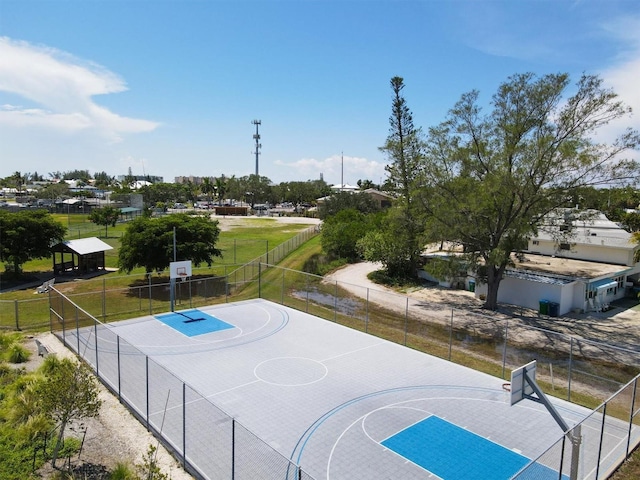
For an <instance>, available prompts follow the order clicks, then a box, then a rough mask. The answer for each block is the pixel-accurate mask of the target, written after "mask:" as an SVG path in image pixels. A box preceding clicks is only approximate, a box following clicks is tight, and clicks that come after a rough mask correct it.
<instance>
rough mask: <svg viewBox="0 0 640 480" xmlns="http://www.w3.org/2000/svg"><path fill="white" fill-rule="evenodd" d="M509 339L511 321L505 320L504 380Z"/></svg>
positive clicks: (503, 348)
mask: <svg viewBox="0 0 640 480" xmlns="http://www.w3.org/2000/svg"><path fill="white" fill-rule="evenodd" d="M508 338H509V320H505V325H504V346H503V347H502V378H504V371H505V368H506V365H507V339H508Z"/></svg>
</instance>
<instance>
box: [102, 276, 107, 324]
mask: <svg viewBox="0 0 640 480" xmlns="http://www.w3.org/2000/svg"><path fill="white" fill-rule="evenodd" d="M102 319H103V320H106V319H107V279H106V278H103V279H102Z"/></svg>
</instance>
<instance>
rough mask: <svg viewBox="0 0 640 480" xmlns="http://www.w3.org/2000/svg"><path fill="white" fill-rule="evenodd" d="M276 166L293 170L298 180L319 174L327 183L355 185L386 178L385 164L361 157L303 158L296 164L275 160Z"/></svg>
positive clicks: (315, 176) (316, 176)
mask: <svg viewBox="0 0 640 480" xmlns="http://www.w3.org/2000/svg"><path fill="white" fill-rule="evenodd" d="M275 164H276V165H278V166H282V167H287V168H289V169H293V170H295V171H296V172H297V176H298V177H299V178H318V176H319V174H320V173H321V174H322V175H323V176H324V178H325V180H326V181H327V182H328V183H341V179H342V175H343V171H344V183H349V184H355V183H356V182H357V181H358V180H372V181H373V182H374V183H378V182H380V179H384V178H385V177H386V172H385V169H384V167H385V164H384V163H380V162H377V161H375V160H367V159H366V158H362V157H350V156H347V155H344V156H342V155H338V154H336V155H332V156H331V157H328V158H325V159H324V160H317V159H315V158H303V159H300V160H298V161H296V162H289V163H288V162H283V161H281V160H277V161H276V162H275Z"/></svg>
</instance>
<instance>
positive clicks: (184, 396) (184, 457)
mask: <svg viewBox="0 0 640 480" xmlns="http://www.w3.org/2000/svg"><path fill="white" fill-rule="evenodd" d="M182 468H184V469H185V470H186V469H187V384H186V383H184V382H182Z"/></svg>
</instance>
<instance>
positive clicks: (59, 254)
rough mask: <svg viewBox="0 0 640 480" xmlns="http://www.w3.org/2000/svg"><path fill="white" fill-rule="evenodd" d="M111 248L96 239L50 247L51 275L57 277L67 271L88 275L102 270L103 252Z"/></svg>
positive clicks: (70, 241)
mask: <svg viewBox="0 0 640 480" xmlns="http://www.w3.org/2000/svg"><path fill="white" fill-rule="evenodd" d="M112 248H113V247H111V246H110V245H109V244H107V243H105V242H103V241H102V240H100V239H99V238H96V237H90V238H81V239H79V240H68V241H65V242H61V243H58V244H57V245H54V246H53V247H51V252H52V253H53V273H54V275H59V274H61V273H65V272H69V271H73V272H79V273H88V272H94V271H96V270H104V269H105V261H104V257H105V255H104V252H106V251H107V250H111V249H112Z"/></svg>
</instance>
